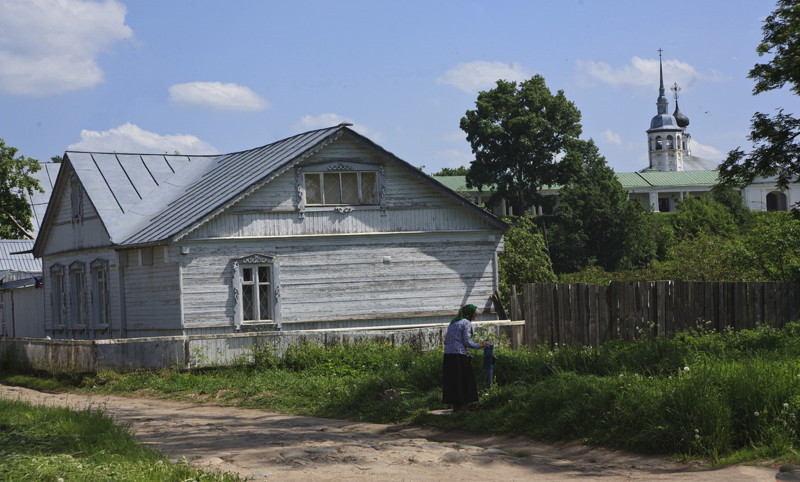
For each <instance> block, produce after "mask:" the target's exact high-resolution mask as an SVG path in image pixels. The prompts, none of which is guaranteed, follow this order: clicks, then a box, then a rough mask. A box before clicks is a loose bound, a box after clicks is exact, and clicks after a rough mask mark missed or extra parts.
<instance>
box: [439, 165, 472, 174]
mask: <svg viewBox="0 0 800 482" xmlns="http://www.w3.org/2000/svg"><path fill="white" fill-rule="evenodd" d="M467 173H469V168H468V167H464V166H459V167H443V168H442V169H441V170H440V171H439V172H437V173H436V174H434V176H466V175H467Z"/></svg>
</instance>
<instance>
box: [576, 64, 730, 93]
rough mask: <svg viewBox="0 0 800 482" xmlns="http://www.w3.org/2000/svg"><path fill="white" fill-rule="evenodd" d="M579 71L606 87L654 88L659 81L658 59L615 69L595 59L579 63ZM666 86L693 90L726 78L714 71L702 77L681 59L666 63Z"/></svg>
mask: <svg viewBox="0 0 800 482" xmlns="http://www.w3.org/2000/svg"><path fill="white" fill-rule="evenodd" d="M577 64H578V70H579V71H581V72H582V73H583V74H585V75H586V76H587V77H588V78H590V79H594V80H599V81H600V82H603V83H605V84H610V85H613V86H616V87H619V86H628V85H634V86H653V85H654V84H656V83H657V82H658V75H659V74H658V67H659V64H658V59H643V58H640V57H633V58H632V59H631V62H630V64H628V65H624V66H622V67H619V68H614V67H612V66H611V65H609V64H607V63H606V62H596V61H593V60H578V61H577ZM663 68H664V86H665V87H667V88H669V86H671V85H672V84H673V83H674V82H677V83H678V85H679V86H680V87H681V88H687V87H691V85H692V84H694V82H696V81H697V80H708V81H711V82H720V81H722V80H724V78H723V76H722V75H721V74H720V73H719V72H717V71H712V72H711V73H710V74H702V73H700V72H698V71H697V69H695V68H694V67H693V66H691V65H690V64H688V63H686V62H681V61H679V60H665V61H663Z"/></svg>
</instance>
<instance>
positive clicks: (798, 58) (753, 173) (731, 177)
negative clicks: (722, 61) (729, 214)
mask: <svg viewBox="0 0 800 482" xmlns="http://www.w3.org/2000/svg"><path fill="white" fill-rule="evenodd" d="M762 30H763V33H764V38H763V40H762V41H761V43H760V44H758V47H756V51H757V52H758V55H759V56H763V55H765V54H771V55H772V59H771V60H770V61H769V62H766V63H763V64H756V65H755V67H753V68H752V69H751V70H750V74H749V75H748V77H749V78H751V79H755V81H756V85H755V87H754V88H753V95H757V94H760V93H762V92H767V91H770V90H774V89H780V88H783V86H784V85H785V84H787V83H788V84H789V85H790V89H791V91H792V92H794V93H795V94H796V95H800V2H798V1H797V0H778V3H777V8H776V9H775V11H774V12H772V14H771V15H769V16H768V17H767V19H766V21H765V22H764V27H763V29H762ZM748 139H749V140H750V141H752V143H753V150H752V151H751V152H750V153H745V152H743V151H742V150H741V149H739V148H738V147H737V148H736V149H734V150H732V151H730V152H729V153H728V158H727V159H726V160H725V162H723V163H722V165H721V166H720V169H719V171H720V184H721V185H728V186H739V187H743V186H745V185H747V184H750V183H751V182H752V181H753V180H754V179H755V178H757V177H771V176H776V177H777V185H778V187H779V188H780V189H786V188H787V187H788V184H789V182H791V181H792V180H794V179H796V178H797V177H798V176H800V119H796V118H795V117H794V116H793V114H791V113H788V114H785V113H784V111H783V109H778V110H777V113H776V114H775V115H774V116H769V115H767V114H762V113H760V112H756V113H755V114H754V115H753V119H752V125H751V133H750V136H749V137H748Z"/></svg>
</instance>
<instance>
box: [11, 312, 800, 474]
mask: <svg viewBox="0 0 800 482" xmlns="http://www.w3.org/2000/svg"><path fill="white" fill-rule="evenodd" d="M798 335H800V324H791V325H789V326H788V327H787V328H786V329H784V330H774V329H770V328H759V329H756V330H749V331H741V332H726V333H721V334H720V333H704V332H697V331H695V332H686V333H682V334H680V335H679V336H678V337H676V338H674V339H665V338H656V339H650V340H641V341H635V342H611V343H607V344H605V345H603V346H601V347H596V348H586V347H559V348H558V349H555V350H550V349H548V348H544V347H542V348H537V349H534V350H505V349H502V347H500V348H498V349H497V350H496V352H495V353H496V355H497V365H496V367H495V383H494V386H493V387H492V388H485V389H484V390H483V392H482V394H481V399H480V401H479V402H477V403H476V404H475V405H474V411H473V412H470V413H466V414H459V415H458V416H453V417H441V416H435V415H431V414H430V413H429V412H430V411H431V410H433V409H438V408H444V406H443V405H442V404H441V389H440V377H441V358H442V354H441V352H440V351H435V352H431V353H425V354H420V353H417V352H415V351H413V350H412V349H410V348H407V347H399V348H393V347H389V346H384V345H376V344H365V345H355V346H339V347H329V348H323V347H319V346H314V345H303V346H296V347H293V348H291V349H290V350H289V351H288V352H287V353H286V354H285V355H284V356H282V357H276V356H274V355H273V354H271V353H269V352H259V353H257V354H256V363H255V364H253V365H243V366H238V367H232V368H221V369H214V370H205V371H195V372H179V371H171V370H163V371H159V372H143V373H130V374H120V373H114V372H105V373H100V374H97V375H92V376H74V377H70V378H66V379H54V378H38V377H32V376H30V375H23V374H11V373H5V374H2V375H0V382H3V383H16V384H23V385H28V386H34V387H40V388H42V386H43V385H47V388H50V389H52V388H54V387H56V386H70V387H77V388H78V389H81V390H86V391H91V392H98V393H117V394H137V395H147V396H156V397H165V398H173V399H181V400H191V401H194V402H198V403H215V404H222V405H234V406H242V407H253V408H262V409H268V410H274V411H280V412H284V413H294V414H303V415H313V416H320V417H332V418H346V419H353V420H360V421H372V422H383V423H415V424H424V425H431V426H438V427H441V428H451V429H460V430H474V431H476V432H481V433H485V432H486V427H491V429H490V430H491V431H493V432H494V433H498V434H510V435H527V436H530V437H534V438H537V439H541V440H551V441H554V440H574V439H581V440H583V441H585V442H586V443H589V444H593V445H602V446H606V447H613V448H619V449H625V450H631V451H636V452H643V453H650V454H659V455H669V456H676V457H683V458H705V459H711V460H713V461H715V462H716V463H720V464H725V463H733V462H748V461H762V460H770V461H776V462H782V463H788V462H794V463H797V462H798V461H800V456H798V453H797V450H798V448H800V422H799V421H798V413H800V358H798V354H799V353H800V337H798ZM473 363H474V367H475V371H476V374H478V375H480V373H481V357H480V356H476V357H474V358H473ZM383 380H388V381H390V382H391V384H392V385H393V386H394V388H396V389H397V390H399V391H400V392H401V394H402V398H401V399H399V400H388V401H386V400H377V399H376V396H375V395H376V392H377V390H378V387H379V386H380V385H381V382H382V381H383Z"/></svg>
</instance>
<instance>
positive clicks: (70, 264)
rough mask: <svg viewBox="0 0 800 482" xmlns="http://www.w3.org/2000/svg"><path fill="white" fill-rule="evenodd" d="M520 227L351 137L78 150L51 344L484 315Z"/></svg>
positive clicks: (68, 191)
mask: <svg viewBox="0 0 800 482" xmlns="http://www.w3.org/2000/svg"><path fill="white" fill-rule="evenodd" d="M504 229H505V225H504V224H503V222H502V221H500V220H499V219H498V218H496V217H494V216H493V215H491V214H489V213H487V212H485V211H484V210H482V209H480V208H478V207H477V206H475V205H474V204H473V203H471V202H469V201H468V200H466V199H464V198H463V197H462V196H460V195H459V194H457V193H455V192H454V191H452V190H450V189H448V188H446V187H444V186H442V185H441V184H440V183H438V182H436V181H435V180H433V179H431V178H430V177H429V176H427V175H425V174H424V173H422V172H420V171H419V170H418V169H417V168H415V167H414V166H412V165H410V164H408V163H406V162H405V161H403V160H401V159H399V158H397V157H396V156H394V155H393V154H391V153H389V152H387V151H385V150H384V149H382V148H381V147H379V146H378V145H376V144H375V143H373V142H372V141H370V140H369V139H367V138H365V137H363V136H361V135H360V134H358V133H356V132H354V131H353V130H351V129H350V128H348V127H347V125H339V126H336V127H332V128H327V129H321V130H316V131H311V132H306V133H303V134H299V135H296V136H293V137H290V138H287V139H284V140H281V141H278V142H275V143H272V144H268V145H266V146H263V147H258V148H255V149H251V150H247V151H242V152H236V153H232V154H227V155H218V156H188V155H153V154H118V153H92V152H67V153H66V155H65V160H64V162H63V165H62V168H61V171H60V173H59V175H58V179H57V181H56V185H55V188H54V192H53V195H52V198H51V201H50V204H49V206H48V209H47V212H46V214H45V217H44V222H43V224H42V227H41V231H40V234H39V236H38V238H37V239H36V243H35V245H34V248H33V252H34V255H35V256H37V257H39V258H42V263H43V270H44V276H45V283H44V285H45V297H46V300H47V303H46V306H45V317H44V331H45V333H46V334H47V335H49V336H51V337H53V338H118V337H145V336H157V335H183V334H215V333H233V332H240V331H255V330H297V329H299V330H303V329H319V328H359V327H361V328H363V327H399V326H401V325H414V326H417V325H422V324H428V323H439V322H446V321H449V319H450V318H451V317H452V316H453V314H454V313H455V312H456V310H457V309H458V307H459V306H460V305H462V304H464V303H473V304H476V305H478V306H479V307H482V308H484V314H483V318H484V319H496V315H495V314H494V313H491V312H490V311H489V310H490V309H491V307H492V305H491V302H490V296H491V295H492V293H493V292H494V291H495V290H496V288H497V283H498V272H497V252H498V251H499V250H500V249H502V235H503V232H504Z"/></svg>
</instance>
